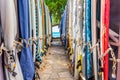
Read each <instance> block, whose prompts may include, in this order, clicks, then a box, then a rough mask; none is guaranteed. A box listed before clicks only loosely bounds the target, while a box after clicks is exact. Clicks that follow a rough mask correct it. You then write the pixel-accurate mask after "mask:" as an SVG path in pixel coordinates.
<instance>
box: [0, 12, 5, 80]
mask: <svg viewBox="0 0 120 80" xmlns="http://www.w3.org/2000/svg"><path fill="white" fill-rule="evenodd" d="M2 42H3V31H2V22H1V11H0V46H1V44H2ZM2 63H3V56H2V55H1V56H0V79H1V80H4V73H3V65H2Z"/></svg>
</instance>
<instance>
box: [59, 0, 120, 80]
mask: <svg viewBox="0 0 120 80" xmlns="http://www.w3.org/2000/svg"><path fill="white" fill-rule="evenodd" d="M111 1H112V2H114V0H68V1H67V5H66V8H65V11H64V13H63V15H62V19H61V24H60V26H61V28H60V33H61V40H62V44H63V46H64V47H65V48H66V49H67V51H68V53H67V54H68V56H69V58H70V60H71V71H72V73H73V75H74V78H75V80H120V79H119V73H116V71H117V70H119V69H118V68H117V63H118V62H117V58H116V57H115V54H114V49H112V48H111V47H112V46H111V45H110V43H109V34H112V35H114V34H115V35H116V33H115V32H114V31H112V30H111V29H110V28H109V22H110V19H112V18H114V17H117V16H116V15H118V14H117V12H119V11H118V10H117V9H116V10H111V11H113V12H111V14H113V13H114V14H115V13H116V15H114V17H113V16H112V17H111V18H110V9H112V8H113V7H115V5H112V6H111V8H110V4H113V3H110V2H111ZM114 3H115V2H114ZM116 3H117V2H116ZM114 19H115V18H114ZM116 21H117V20H116ZM114 40H115V39H114Z"/></svg>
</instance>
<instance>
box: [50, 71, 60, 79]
mask: <svg viewBox="0 0 120 80" xmlns="http://www.w3.org/2000/svg"><path fill="white" fill-rule="evenodd" d="M50 78H59V76H58V74H57V73H55V72H53V73H52V74H51V75H50Z"/></svg>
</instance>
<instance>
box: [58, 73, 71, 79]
mask: <svg viewBox="0 0 120 80" xmlns="http://www.w3.org/2000/svg"><path fill="white" fill-rule="evenodd" d="M58 74H59V76H60V77H61V78H67V77H72V75H71V74H70V72H69V71H68V72H60V73H58Z"/></svg>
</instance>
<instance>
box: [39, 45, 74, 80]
mask: <svg viewBox="0 0 120 80" xmlns="http://www.w3.org/2000/svg"><path fill="white" fill-rule="evenodd" d="M55 44H57V43H55ZM69 64H70V62H69V59H68V58H67V56H66V54H65V50H64V48H63V47H61V46H58V45H57V46H56V45H54V46H51V47H50V48H49V50H48V53H47V56H45V57H44V58H43V63H42V64H41V66H40V67H41V68H40V69H39V74H40V78H41V80H74V79H73V77H72V75H71V73H70V65H69Z"/></svg>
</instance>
